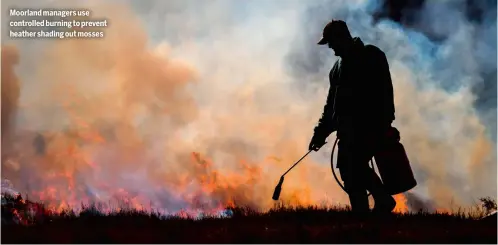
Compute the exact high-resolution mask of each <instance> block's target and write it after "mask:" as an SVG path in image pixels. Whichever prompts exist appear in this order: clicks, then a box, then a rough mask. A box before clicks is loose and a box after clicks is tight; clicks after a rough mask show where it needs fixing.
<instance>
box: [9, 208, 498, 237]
mask: <svg viewBox="0 0 498 245" xmlns="http://www.w3.org/2000/svg"><path fill="white" fill-rule="evenodd" d="M16 205H17V206H16ZM16 205H13V204H10V205H9V204H3V205H2V219H3V221H2V222H3V225H2V237H1V238H2V240H1V242H2V243H494V244H496V243H497V220H496V216H494V217H493V218H489V219H476V218H475V217H471V215H466V214H463V213H460V214H453V215H450V214H437V213H436V214H429V213H423V212H419V213H412V214H404V215H402V214H393V215H388V216H385V215H384V216H373V215H371V216H369V217H363V218H360V217H355V216H353V215H352V214H351V213H350V212H349V211H348V210H344V209H337V208H336V209H325V208H317V207H307V208H295V209H292V208H278V209H273V210H271V211H269V212H266V213H256V212H253V211H250V210H248V209H240V208H235V209H231V211H232V212H233V216H232V217H231V218H206V219H202V220H195V219H190V218H178V217H173V218H171V217H170V218H168V219H162V218H160V217H158V216H157V215H153V214H150V213H145V212H140V211H121V212H116V213H113V214H108V215H103V214H101V213H99V212H97V211H95V210H94V211H86V212H83V213H82V214H81V215H80V216H78V217H77V216H75V215H73V214H63V215H52V216H48V215H42V216H38V218H37V221H36V222H35V221H31V222H27V221H25V223H31V224H30V225H25V224H19V222H7V221H6V220H4V218H12V217H13V216H12V215H10V216H8V215H7V216H6V215H5V214H10V213H9V211H12V210H13V208H16V207H17V208H19V205H18V204H16ZM15 206H16V207H15ZM16 210H17V209H16ZM21 223H22V222H21Z"/></svg>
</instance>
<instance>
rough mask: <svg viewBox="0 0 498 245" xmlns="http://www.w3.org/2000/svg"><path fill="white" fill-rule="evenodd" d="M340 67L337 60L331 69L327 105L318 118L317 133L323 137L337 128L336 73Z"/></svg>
mask: <svg viewBox="0 0 498 245" xmlns="http://www.w3.org/2000/svg"><path fill="white" fill-rule="evenodd" d="M338 69H339V62H338V61H337V62H336V63H335V64H334V67H333V68H332V70H331V71H330V74H329V81H330V88H329V92H328V95H327V101H326V102H325V106H324V107H323V112H322V116H321V117H320V119H319V120H318V124H317V126H316V127H315V129H314V131H315V135H316V136H318V137H323V139H325V138H327V137H328V136H329V135H330V134H331V133H332V132H334V131H335V130H336V129H337V125H336V123H335V121H336V118H335V116H336V115H335V114H334V110H335V97H336V93H337V87H336V82H335V80H336V73H337V72H338Z"/></svg>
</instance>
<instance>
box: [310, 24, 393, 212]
mask: <svg viewBox="0 0 498 245" xmlns="http://www.w3.org/2000/svg"><path fill="white" fill-rule="evenodd" d="M318 44H319V45H325V44H327V45H328V47H329V48H331V49H332V50H334V52H335V55H336V56H338V57H340V58H339V59H338V60H337V61H336V62H335V64H334V66H333V68H332V70H331V71H330V74H329V80H330V89H329V93H328V96H327V102H326V104H325V106H324V109H323V113H322V116H321V118H320V120H319V121H318V124H317V126H316V127H315V129H314V135H313V138H312V139H311V142H310V145H309V150H314V151H318V150H319V149H320V148H321V147H322V146H323V145H324V144H325V140H326V138H327V137H328V136H329V135H330V134H331V133H332V132H334V131H337V137H338V138H339V143H338V147H339V153H338V163H337V168H339V171H340V174H341V178H342V180H343V181H344V189H345V190H346V191H347V193H348V195H349V201H350V204H351V209H352V211H353V212H359V213H365V212H369V211H370V208H369V204H368V196H367V190H368V191H369V192H370V193H372V196H373V198H374V202H375V206H374V209H373V211H376V212H387V213H390V212H391V211H392V210H393V209H394V207H395V206H396V201H395V200H394V198H393V197H392V196H391V195H389V194H388V193H387V192H386V191H385V189H384V186H383V184H382V181H381V180H380V178H379V176H377V174H376V173H375V172H374V171H373V169H371V168H370V167H369V166H368V162H369V161H370V159H372V157H373V156H374V154H375V152H376V151H377V150H378V146H379V145H380V142H381V141H382V139H383V136H384V135H385V134H386V132H387V131H388V130H389V129H390V128H391V123H392V122H393V121H394V96H393V86H392V81H391V75H390V71H389V65H388V62H387V59H386V56H385V54H384V52H382V51H381V50H380V49H379V48H377V47H376V46H373V45H365V44H364V43H363V41H362V40H361V39H360V38H359V37H355V38H353V37H352V36H351V34H350V32H349V29H348V27H347V25H346V23H345V22H344V21H342V20H332V21H331V22H329V23H328V24H327V25H326V26H325V28H324V30H323V36H322V39H321V40H320V41H319V42H318Z"/></svg>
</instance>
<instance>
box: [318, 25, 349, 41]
mask: <svg viewBox="0 0 498 245" xmlns="http://www.w3.org/2000/svg"><path fill="white" fill-rule="evenodd" d="M331 36H351V33H350V32H349V29H348V26H347V25H346V22H344V21H342V20H332V21H331V22H329V23H328V24H327V25H326V26H325V28H323V34H322V38H321V39H320V41H318V43H317V44H318V45H324V44H327V43H328V41H329V38H330V37H331Z"/></svg>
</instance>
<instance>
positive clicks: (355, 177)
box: [337, 139, 390, 212]
mask: <svg viewBox="0 0 498 245" xmlns="http://www.w3.org/2000/svg"><path fill="white" fill-rule="evenodd" d="M375 145H377V144H375V142H373V141H369V140H366V139H360V140H359V139H356V140H349V139H341V140H340V141H339V144H338V146H339V152H338V159H337V161H338V166H337V167H338V168H339V171H340V174H341V178H342V180H343V182H344V189H345V190H346V192H347V193H348V195H349V201H350V204H351V209H352V211H354V212H368V211H369V210H370V208H369V204H368V196H367V190H368V191H369V192H370V193H372V197H373V198H374V201H375V202H376V203H377V200H385V199H386V197H388V196H390V195H389V194H388V193H387V192H386V191H385V189H384V186H383V184H382V181H381V179H380V178H379V176H378V175H377V173H375V171H374V170H373V169H372V168H370V167H369V161H370V160H371V159H372V157H373V156H374V154H375V151H376V147H375Z"/></svg>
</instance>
